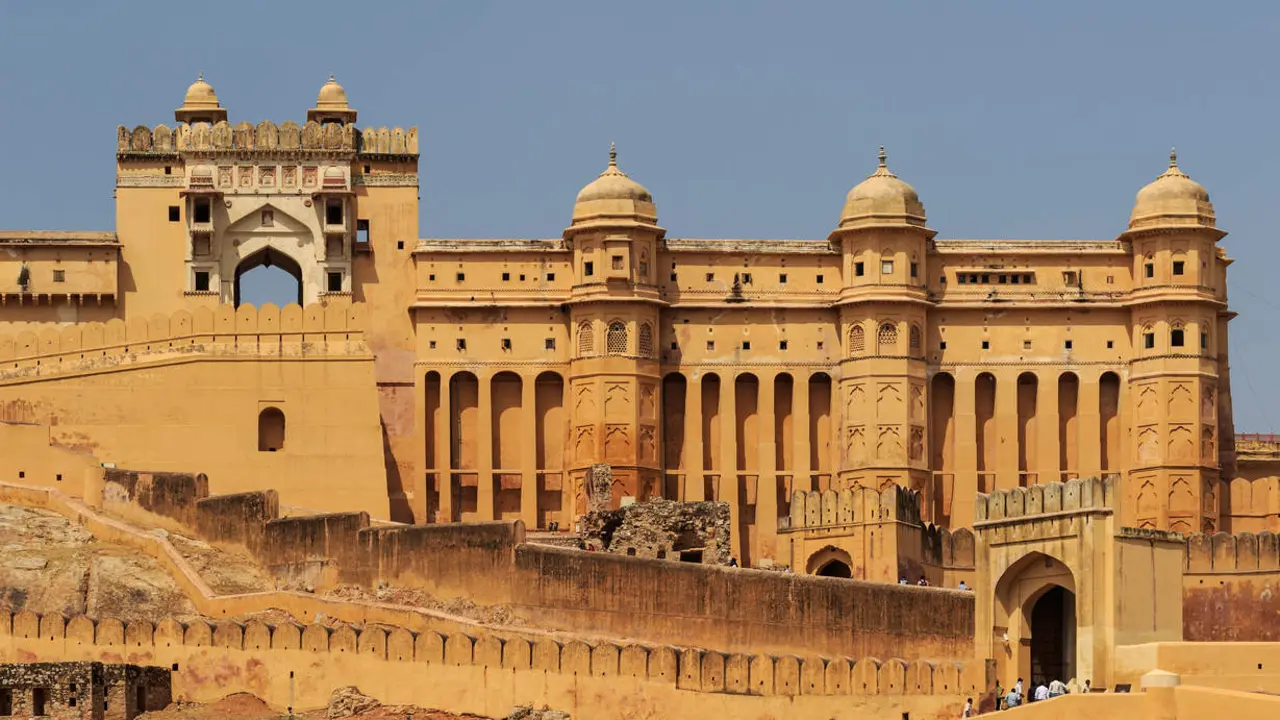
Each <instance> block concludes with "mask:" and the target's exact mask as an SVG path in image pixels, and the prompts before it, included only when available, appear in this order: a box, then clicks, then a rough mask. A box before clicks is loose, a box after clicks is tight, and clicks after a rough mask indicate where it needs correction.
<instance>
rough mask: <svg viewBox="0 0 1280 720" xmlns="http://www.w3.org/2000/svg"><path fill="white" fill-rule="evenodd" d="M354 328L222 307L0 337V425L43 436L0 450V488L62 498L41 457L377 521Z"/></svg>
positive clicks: (369, 386) (342, 322)
mask: <svg viewBox="0 0 1280 720" xmlns="http://www.w3.org/2000/svg"><path fill="white" fill-rule="evenodd" d="M363 314H364V308H363V306H362V305H350V304H349V303H348V304H339V303H335V304H331V305H310V306H308V307H306V308H302V307H299V306H297V305H289V306H286V307H284V308H283V309H280V308H277V307H275V306H274V305H270V304H267V305H264V306H262V308H261V309H257V308H254V307H252V306H249V305H241V306H240V307H239V308H232V307H230V306H226V305H222V306H218V307H217V309H216V310H214V309H211V308H197V309H195V310H193V311H191V312H187V311H179V312H176V313H174V314H173V315H171V316H163V315H161V316H156V317H153V318H151V319H150V320H144V319H137V320H132V321H130V322H128V323H125V322H124V321H122V320H112V321H110V322H107V323H86V324H78V325H72V326H68V327H65V328H48V329H46V330H44V331H43V332H42V333H40V334H39V335H37V334H35V333H32V332H23V333H20V334H18V335H14V336H6V337H0V417H3V418H5V419H7V420H10V421H21V422H27V423H33V424H36V425H43V426H46V427H47V428H48V429H49V430H48V432H49V437H48V441H47V443H46V444H45V445H44V447H41V446H38V445H37V446H31V447H30V453H31V454H30V455H29V456H28V455H26V454H25V453H26V452H27V450H25V449H24V448H26V447H28V446H27V445H25V444H24V445H22V446H18V447H15V448H12V449H11V448H6V452H7V453H8V452H10V450H12V455H11V456H10V457H8V458H6V460H5V464H4V467H5V468H12V469H11V470H9V473H10V475H9V476H7V477H3V478H0V480H5V481H10V482H23V483H27V484H37V485H47V486H57V485H58V484H59V483H62V484H63V485H65V484H66V482H67V481H68V479H69V478H67V477H66V476H65V474H64V477H63V480H61V481H59V480H58V479H57V478H56V476H54V475H53V474H51V469H50V468H47V467H46V466H47V465H48V463H46V462H43V461H42V460H41V459H40V457H37V456H39V455H42V454H45V453H46V450H45V448H46V447H47V446H48V445H53V446H57V447H61V448H67V449H71V450H75V451H77V452H80V453H82V454H85V455H91V456H94V457H96V458H97V459H98V460H99V461H100V462H102V463H107V464H113V465H117V466H120V467H133V468H145V469H147V470H153V471H182V470H187V469H190V468H200V469H201V471H203V472H204V473H206V474H207V475H208V477H209V486H210V489H211V490H212V491H214V492H218V493H229V492H241V491H247V490H258V489H262V488H265V487H271V488H275V489H276V490H277V491H278V492H279V493H280V498H281V502H283V503H284V504H286V505H297V506H302V507H308V508H315V509H319V510H352V509H358V510H364V511H366V512H368V513H369V514H370V515H371V516H373V517H376V518H386V517H387V516H388V513H389V500H388V497H387V488H386V473H385V468H384V465H383V449H382V431H381V426H380V424H379V419H378V395H377V386H376V383H375V379H374V364H373V355H372V353H370V351H369V349H368V348H367V347H366V345H365V342H364V339H363V334H362V332H361V330H360V328H361V327H363V324H364V319H363ZM27 462H29V463H30V468H27V467H25V464H26V463H27ZM28 469H30V472H28ZM53 472H54V473H56V472H58V471H53ZM15 473H17V474H15ZM75 481H76V482H77V483H79V482H80V478H79V477H77V478H76V479H75ZM69 492H71V493H72V494H77V495H78V494H80V493H79V492H76V491H75V490H74V489H73V490H69Z"/></svg>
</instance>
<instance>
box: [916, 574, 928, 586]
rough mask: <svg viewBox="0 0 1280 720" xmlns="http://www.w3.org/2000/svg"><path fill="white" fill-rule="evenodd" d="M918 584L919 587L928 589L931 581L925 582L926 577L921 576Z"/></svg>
mask: <svg viewBox="0 0 1280 720" xmlns="http://www.w3.org/2000/svg"><path fill="white" fill-rule="evenodd" d="M916 584H917V585H919V586H920V587H928V586H929V581H928V580H925V579H924V576H923V575H921V576H920V580H919V582H917V583H916Z"/></svg>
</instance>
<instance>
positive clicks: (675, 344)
mask: <svg viewBox="0 0 1280 720" xmlns="http://www.w3.org/2000/svg"><path fill="white" fill-rule="evenodd" d="M671 349H672V350H679V349H680V345H679V343H677V342H676V341H675V340H672V341H671Z"/></svg>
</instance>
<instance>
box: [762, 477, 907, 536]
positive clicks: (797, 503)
mask: <svg viewBox="0 0 1280 720" xmlns="http://www.w3.org/2000/svg"><path fill="white" fill-rule="evenodd" d="M885 522H902V523H906V524H908V525H920V524H922V523H921V521H920V493H918V492H915V491H913V490H907V489H905V488H902V487H899V486H897V485H893V486H891V487H888V488H886V489H884V490H874V489H872V488H866V487H857V488H852V489H848V488H846V489H844V490H840V491H836V490H825V491H822V492H819V491H817V490H813V491H810V492H807V493H806V492H804V491H801V490H797V491H796V492H794V493H792V495H791V511H790V513H789V514H788V515H787V516H786V517H783V518H779V520H778V531H779V532H794V531H797V530H803V529H806V528H817V527H822V528H830V527H834V526H840V525H860V524H864V523H885Z"/></svg>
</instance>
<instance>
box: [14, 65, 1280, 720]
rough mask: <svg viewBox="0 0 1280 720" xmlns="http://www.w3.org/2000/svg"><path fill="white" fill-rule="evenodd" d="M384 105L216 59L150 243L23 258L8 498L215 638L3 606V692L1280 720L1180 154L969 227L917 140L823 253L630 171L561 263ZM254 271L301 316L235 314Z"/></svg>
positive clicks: (761, 713)
mask: <svg viewBox="0 0 1280 720" xmlns="http://www.w3.org/2000/svg"><path fill="white" fill-rule="evenodd" d="M357 117H358V114H357V111H356V110H355V109H354V108H353V107H352V106H351V105H350V103H349V102H348V99H347V94H346V91H345V89H344V88H342V87H341V86H340V85H339V84H338V83H337V82H336V80H335V79H333V78H330V80H329V82H327V83H325V84H324V85H323V87H322V88H321V90H320V93H319V96H318V98H317V101H316V104H315V107H313V108H311V109H310V110H308V111H307V112H306V121H305V122H304V123H302V124H299V123H297V122H294V121H286V122H283V123H281V124H276V123H273V122H270V121H262V122H258V123H257V124H253V123H250V122H247V121H245V122H237V123H236V124H234V125H233V124H232V123H231V119H230V116H229V111H228V109H227V108H224V107H222V105H221V103H220V102H219V100H218V98H217V96H216V94H215V93H214V90H213V88H212V87H211V86H210V85H209V84H208V83H206V82H205V81H204V80H203V78H201V79H199V80H198V81H197V82H196V83H195V84H193V85H192V86H191V87H190V89H189V90H188V92H187V95H186V97H185V99H184V101H183V103H182V105H181V107H180V108H179V109H178V110H176V111H175V115H174V120H175V123H176V124H175V125H174V126H172V127H170V126H168V125H165V124H158V125H138V126H137V127H134V128H133V129H128V128H127V127H124V126H121V127H120V128H118V131H117V138H116V164H117V168H116V171H117V174H116V228H115V230H114V232H63V231H56V232H55V231H16V230H15V231H4V232H0V245H2V246H3V247H4V248H5V250H6V252H4V253H0V443H2V444H3V447H4V448H5V452H4V453H3V455H2V456H0V504H4V505H11V506H18V507H24V508H30V509H33V510H39V511H41V512H47V513H52V514H53V515H56V516H60V517H62V518H64V519H66V520H68V521H70V522H72V523H74V524H75V525H76V526H77V527H79V528H82V529H83V530H84V531H86V532H88V533H91V534H92V537H93V538H95V540H96V541H97V542H102V543H110V544H112V545H113V547H118V548H121V549H122V550H121V551H122V552H125V551H127V552H128V553H132V554H136V555H137V556H139V557H145V558H147V559H148V562H152V563H155V565H156V566H157V567H158V568H160V569H161V571H162V572H163V573H164V574H165V576H166V577H167V578H169V581H170V582H172V584H173V586H174V587H175V588H176V589H177V591H178V592H179V593H180V595H181V596H182V597H183V598H184V599H185V601H186V602H188V603H190V607H192V608H194V610H195V613H194V614H158V615H156V616H154V617H129V618H118V617H110V616H91V615H88V614H64V613H63V612H61V611H58V610H56V609H42V610H40V611H37V610H35V609H32V608H30V607H26V606H25V605H24V604H23V603H22V602H14V601H13V600H12V599H9V600H6V601H5V603H6V604H5V608H4V611H3V612H0V663H12V665H6V666H5V667H13V668H22V667H27V666H29V667H30V668H37V667H38V664H39V663H74V664H76V667H81V668H89V669H87V670H84V672H88V673H90V674H92V673H98V674H101V673H103V672H105V671H104V670H102V669H101V668H103V667H113V666H116V665H120V664H125V665H129V666H135V665H136V666H139V667H144V666H146V667H152V666H154V667H157V668H171V670H169V671H168V672H169V674H170V676H171V679H170V680H169V681H168V682H171V688H172V698H173V699H182V700H196V701H211V700H216V699H218V698H219V697H221V696H222V695H225V694H227V693H228V692H234V691H243V692H251V693H253V694H255V695H257V696H258V697H261V698H262V699H263V700H265V701H266V702H267V703H268V704H270V705H271V706H272V707H274V708H277V709H283V708H285V707H290V706H296V707H303V708H309V707H320V706H323V705H324V703H325V702H326V700H327V698H328V695H329V693H330V692H331V691H333V690H334V689H335V688H337V687H339V686H343V685H350V684H353V683H354V684H357V685H359V687H360V688H361V690H362V691H364V692H366V693H370V694H372V695H374V696H376V697H378V698H379V699H380V700H382V701H383V702H393V703H413V704H418V705H422V706H429V707H439V708H442V709H445V710H449V711H454V712H472V713H479V714H484V715H488V716H502V715H504V714H505V713H506V712H507V711H508V710H509V709H510V708H511V707H512V706H513V705H519V704H537V705H549V706H551V707H555V708H559V709H563V710H565V711H567V712H570V713H571V715H572V716H573V717H575V718H579V717H582V718H594V717H618V716H619V715H618V713H619V712H620V711H619V709H618V708H621V707H625V708H627V710H626V711H625V712H627V713H631V714H630V715H628V717H636V718H641V717H684V716H689V715H695V714H704V713H717V714H725V713H731V714H732V715H733V716H735V717H744V718H761V719H763V718H769V717H780V716H784V715H785V716H786V717H796V718H852V717H869V716H874V717H882V716H883V717H895V718H896V717H907V716H910V717H914V718H935V717H936V718H942V717H955V716H957V715H958V714H959V711H960V708H961V706H962V705H963V704H964V702H965V700H966V698H973V699H974V701H975V705H979V704H981V705H982V706H983V708H984V709H993V706H994V702H993V700H994V698H995V695H996V688H997V686H998V687H1000V688H1009V687H1010V686H1012V685H1013V684H1014V683H1015V681H1016V680H1017V679H1018V678H1025V679H1026V680H1028V681H1031V682H1040V681H1044V682H1048V681H1049V680H1052V679H1058V680H1061V681H1063V682H1064V683H1065V682H1068V681H1070V682H1071V684H1072V687H1073V688H1074V689H1077V690H1079V689H1083V688H1084V685H1085V681H1086V680H1088V681H1089V682H1090V683H1091V685H1092V687H1093V688H1094V689H1095V690H1102V689H1106V690H1108V692H1093V693H1073V694H1072V695H1071V696H1069V697H1067V698H1060V699H1057V700H1055V701H1054V702H1049V703H1041V704H1033V705H1032V706H1030V707H1028V708H1025V709H1022V710H1018V711H1016V712H1018V713H1020V714H1023V715H1025V716H1026V717H1028V718H1031V717H1033V716H1036V717H1044V718H1049V717H1057V716H1058V714H1063V713H1075V714H1080V713H1088V714H1091V715H1097V716H1099V717H1107V718H1109V717H1117V718H1119V717H1124V716H1126V715H1129V714H1132V713H1134V712H1140V713H1148V714H1150V716H1151V717H1160V718H1168V719H1170V720H1173V719H1175V718H1178V719H1181V718H1190V717H1199V716H1200V715H1198V714H1197V713H1199V712H1203V709H1204V708H1214V710H1213V711H1212V712H1213V713H1214V714H1218V713H1220V712H1223V711H1225V710H1226V709H1230V712H1232V713H1234V714H1236V715H1239V716H1241V717H1253V716H1255V715H1256V716H1259V717H1261V716H1263V714H1266V715H1267V716H1271V715H1274V713H1275V712H1276V710H1277V709H1278V708H1280V701H1277V700H1276V699H1275V698H1274V697H1272V696H1269V695H1267V694H1266V693H1275V692H1280V631H1278V630H1277V629H1276V625H1275V622H1274V618H1275V613H1276V612H1280V599H1277V598H1276V594H1275V592H1276V589H1277V584H1278V583H1280V554H1278V553H1280V541H1277V534H1280V479H1277V473H1278V472H1280V471H1278V470H1277V469H1276V467H1275V465H1276V460H1275V458H1276V457H1280V451H1277V448H1278V447H1280V442H1277V441H1276V440H1275V439H1274V438H1265V437H1257V436H1241V439H1240V442H1239V443H1237V436H1236V433H1235V428H1234V425H1233V422H1232V413H1231V384H1230V369H1229V358H1228V325H1229V321H1230V320H1231V318H1232V316H1233V313H1232V312H1231V310H1230V309H1229V307H1228V304H1227V289H1228V283H1227V268H1228V267H1229V265H1230V264H1231V259H1230V258H1229V257H1228V256H1227V254H1226V251H1225V248H1224V247H1223V245H1222V244H1221V241H1222V239H1223V238H1224V236H1225V232H1223V231H1222V230H1220V229H1219V228H1218V226H1217V221H1216V218H1215V215H1214V209H1213V205H1212V204H1211V202H1210V200H1209V195H1208V193H1207V192H1206V191H1205V189H1204V188H1203V187H1201V186H1200V185H1199V184H1197V183H1196V182H1195V181H1193V180H1192V179H1191V178H1190V177H1189V176H1188V175H1187V174H1186V173H1185V172H1183V170H1182V169H1181V168H1180V167H1179V165H1178V161H1177V158H1176V156H1175V155H1172V154H1171V156H1170V158H1169V162H1168V167H1167V168H1165V169H1164V170H1163V172H1162V173H1161V174H1160V175H1159V176H1158V177H1156V178H1155V179H1154V180H1152V181H1151V182H1150V183H1149V184H1147V185H1146V186H1145V187H1142V188H1141V190H1140V191H1139V192H1138V195H1137V198H1136V202H1135V204H1134V207H1133V211H1132V214H1131V217H1130V219H1129V222H1128V224H1127V226H1124V227H1118V228H1117V229H1118V230H1119V233H1118V235H1117V237H1115V238H1114V239H1106V240H1073V241H1050V240H1034V241H1033V240H1026V241H1024V240H958V239H943V238H938V237H936V232H935V231H934V230H933V229H930V227H929V226H928V224H927V220H926V213H925V209H924V205H923V203H922V202H921V200H920V198H919V196H918V195H917V193H916V192H915V190H914V189H912V188H911V186H910V185H908V184H907V183H906V182H904V181H903V180H902V179H900V178H898V177H897V176H896V175H895V174H894V173H893V172H892V171H891V170H890V169H889V163H888V158H887V156H886V154H885V152H884V150H883V149H881V151H880V154H879V157H878V161H877V163H876V165H875V166H874V167H872V168H871V172H870V175H869V176H868V177H866V179H865V180H862V181H861V182H858V183H856V184H853V186H852V189H850V190H848V194H847V197H846V200H845V203H844V205H843V208H842V209H841V210H840V212H839V215H838V219H837V221H836V223H835V226H834V227H833V229H832V231H831V233H830V235H829V236H828V237H827V238H825V239H812V240H794V239H788V240H739V239H689V238H677V237H668V236H667V231H666V230H665V229H664V228H663V227H661V226H660V225H658V213H657V205H656V203H655V200H654V196H653V195H652V194H650V192H649V191H648V190H646V189H645V188H644V187H642V186H641V185H640V184H639V183H637V182H636V181H635V180H633V179H632V178H630V177H629V176H628V175H627V174H626V173H624V172H623V171H622V169H621V167H620V164H619V161H618V157H617V153H616V151H615V150H613V149H611V150H610V152H609V155H608V159H607V164H606V165H605V169H604V171H603V172H601V173H600V174H599V175H598V176H597V177H595V178H594V179H592V180H590V182H588V183H587V184H586V185H585V187H583V188H582V189H581V190H580V191H579V192H578V195H577V197H576V200H575V202H574V204H573V206H572V208H571V212H570V213H569V223H568V227H567V228H566V229H565V230H564V232H563V234H562V235H561V236H560V237H556V238H539V239H483V240H476V239H440V238H423V237H421V233H420V231H419V226H418V224H419V196H418V192H419V176H418V159H419V156H418V150H419V143H418V133H417V130H416V129H415V128H409V129H407V130H406V129H402V128H392V129H388V128H385V127H384V128H377V129H375V128H360V127H358V126H357V124H356V122H357ZM108 142H109V139H108ZM566 205H567V204H566ZM832 209H833V211H834V210H835V209H836V208H834V207H833V208H832ZM566 210H570V208H569V207H567V206H566ZM833 215H835V213H834V212H833ZM260 267H275V268H279V269H282V270H284V271H285V272H286V273H287V274H288V275H290V276H291V277H292V279H293V283H294V287H295V288H296V294H295V295H294V297H293V298H292V299H294V300H295V302H293V303H288V304H285V305H283V306H277V305H274V304H270V303H268V304H263V305H262V306H260V307H254V306H253V305H251V304H249V303H247V302H242V295H243V291H242V280H243V278H244V276H245V274H246V273H248V272H251V271H254V270H255V269H257V268H260ZM167 533H180V534H181V535H182V536H185V537H189V538H192V539H196V540H198V541H199V542H201V543H207V544H210V545H212V546H218V547H224V546H225V547H235V548H240V549H242V550H243V552H244V553H245V556H246V557H247V558H249V559H250V561H251V562H252V563H253V564H254V565H255V566H256V567H257V568H259V569H260V571H261V572H262V573H263V575H264V577H267V578H269V580H270V584H271V587H268V588H265V589H262V590H258V591H253V592H235V593H227V592H219V591H217V590H215V589H214V587H213V585H212V584H211V582H210V580H209V579H208V578H207V577H206V575H205V574H202V573H203V572H204V571H202V569H201V568H200V567H197V566H196V565H195V564H193V562H192V561H191V560H190V558H189V557H187V556H185V555H184V554H183V552H182V551H181V549H180V548H179V547H178V546H177V545H175V543H174V542H172V541H171V540H170V539H169V538H168V536H167ZM343 593H346V594H343ZM395 593H402V594H401V595H395ZM415 593H416V594H415ZM403 597H414V598H418V599H422V598H429V599H430V600H431V602H425V601H423V602H407V601H397V600H396V599H395V598H403ZM387 598H391V599H387ZM462 601H465V602H466V603H471V604H473V605H474V606H477V607H479V608H482V609H487V611H489V612H488V613H487V614H485V613H473V614H470V615H469V614H466V613H459V612H451V611H449V610H445V609H441V605H439V603H447V602H462ZM432 603H436V604H432ZM495 618H503V619H502V620H497V619H495ZM32 663H35V664H36V665H31V664H32ZM94 663H99V664H101V665H94ZM24 664H26V665H24ZM93 668H97V669H93ZM14 672H18V671H17V670H15V671H14ZM30 672H35V670H34V669H32V670H30ZM0 677H2V675H0ZM94 677H97V676H96V675H94ZM129 677H133V676H129ZM0 684H3V683H0ZM116 684H119V682H117V683H116ZM24 687H25V686H24ZM41 687H44V686H41ZM59 687H61V686H59ZM86 687H88V686H86ZM94 687H97V686H94ZM166 687H169V686H168V685H166ZM1125 690H1132V692H1128V693H1126V692H1124V691H1125ZM1140 691H1141V692H1140ZM24 692H25V691H24ZM32 692H34V691H32ZM60 692H61V691H60ZM94 692H97V690H94ZM126 694H127V693H126ZM63 695H65V693H63V694H51V695H49V696H48V698H49V699H48V702H51V703H54V704H55V705H56V704H59V703H61V704H63V705H65V704H66V703H65V702H64V700H65V698H63ZM24 697H26V696H25V695H24ZM30 697H32V698H34V697H35V695H34V694H32V695H30ZM41 697H42V698H45V696H44V695H41ZM68 697H69V696H68ZM95 697H96V696H95ZM980 701H981V702H980ZM155 702H158V701H148V702H147V703H146V705H147V707H151V706H152V705H153V704H155ZM24 707H25V706H24ZM646 713H647V714H646ZM1064 716H1065V715H1064Z"/></svg>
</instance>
